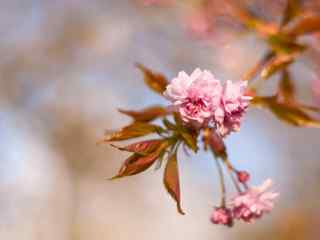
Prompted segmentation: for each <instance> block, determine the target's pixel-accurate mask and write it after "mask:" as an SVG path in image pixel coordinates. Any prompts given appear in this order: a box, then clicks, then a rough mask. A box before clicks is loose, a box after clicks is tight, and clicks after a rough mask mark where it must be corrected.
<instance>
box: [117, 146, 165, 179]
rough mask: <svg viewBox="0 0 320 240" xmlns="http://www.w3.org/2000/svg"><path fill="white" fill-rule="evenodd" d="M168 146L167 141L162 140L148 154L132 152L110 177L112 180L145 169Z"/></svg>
mask: <svg viewBox="0 0 320 240" xmlns="http://www.w3.org/2000/svg"><path fill="white" fill-rule="evenodd" d="M168 146H169V142H168V141H164V142H163V143H162V144H161V145H160V146H159V147H158V148H157V149H156V150H155V151H154V152H152V153H150V154H148V155H140V154H138V153H134V154H133V155H131V156H130V157H129V158H128V159H127V160H126V161H125V162H124V164H123V165H122V166H121V168H120V170H119V172H118V174H117V175H116V176H114V177H113V178H111V179H112V180H113V179H118V178H122V177H126V176H132V175H136V174H138V173H140V172H143V171H145V170H147V169H148V168H149V167H150V166H151V165H152V164H153V163H154V162H155V161H156V160H157V159H158V157H159V156H160V154H161V153H162V151H164V150H165V149H166V148H167V147H168Z"/></svg>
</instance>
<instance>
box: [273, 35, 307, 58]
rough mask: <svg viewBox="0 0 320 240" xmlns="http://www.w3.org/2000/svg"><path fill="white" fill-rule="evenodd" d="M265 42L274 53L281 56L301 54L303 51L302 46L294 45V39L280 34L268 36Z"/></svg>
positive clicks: (303, 47)
mask: <svg viewBox="0 0 320 240" xmlns="http://www.w3.org/2000/svg"><path fill="white" fill-rule="evenodd" d="M267 41H268V43H269V44H270V46H271V48H272V49H273V50H274V51H275V52H278V53H282V54H290V53H294V52H302V51H303V50H305V46H304V45H301V44H299V43H296V42H295V39H294V38H292V37H290V36H287V35H285V34H281V33H276V34H273V35H270V36H268V38H267Z"/></svg>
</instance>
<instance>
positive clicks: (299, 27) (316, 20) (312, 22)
mask: <svg viewBox="0 0 320 240" xmlns="http://www.w3.org/2000/svg"><path fill="white" fill-rule="evenodd" d="M317 31H320V16H308V17H304V18H302V19H300V20H299V21H297V22H296V23H295V24H294V25H293V26H289V27H288V28H287V29H286V32H287V34H288V35H290V36H293V37H296V36H299V35H303V34H311V33H314V32H317Z"/></svg>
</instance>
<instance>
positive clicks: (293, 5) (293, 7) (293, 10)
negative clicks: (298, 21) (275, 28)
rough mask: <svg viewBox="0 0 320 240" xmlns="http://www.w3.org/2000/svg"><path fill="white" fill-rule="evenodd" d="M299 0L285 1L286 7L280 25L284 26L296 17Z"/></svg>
mask: <svg viewBox="0 0 320 240" xmlns="http://www.w3.org/2000/svg"><path fill="white" fill-rule="evenodd" d="M299 2H300V0H287V6H286V8H285V10H284V14H283V18H282V21H281V25H282V26H284V25H286V24H287V23H288V22H289V21H290V20H291V19H293V18H294V17H296V16H297V15H298V13H299V10H300V3H299Z"/></svg>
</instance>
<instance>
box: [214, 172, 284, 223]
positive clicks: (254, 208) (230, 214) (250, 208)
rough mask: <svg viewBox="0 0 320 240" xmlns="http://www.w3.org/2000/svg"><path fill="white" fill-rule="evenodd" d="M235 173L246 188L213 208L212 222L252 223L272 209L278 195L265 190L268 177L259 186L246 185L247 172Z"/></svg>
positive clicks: (268, 186)
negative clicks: (226, 201) (236, 221)
mask: <svg viewBox="0 0 320 240" xmlns="http://www.w3.org/2000/svg"><path fill="white" fill-rule="evenodd" d="M236 173H237V177H238V181H239V182H240V183H241V184H243V186H244V187H245V189H246V190H245V191H240V192H239V194H238V195H237V196H235V197H233V198H232V199H231V200H230V201H229V202H228V203H227V204H225V203H224V204H223V206H221V207H215V208H214V210H213V212H212V215H211V218H210V220H211V222H212V223H213V224H220V225H225V226H228V227H232V226H233V224H234V221H235V220H242V221H244V222H246V223H252V222H254V221H255V220H256V219H259V218H261V217H262V216H263V215H264V214H265V213H269V212H270V211H271V210H272V208H273V205H274V199H275V198H276V197H277V196H278V195H279V194H278V193H274V192H270V191H267V190H268V189H269V188H270V187H271V185H272V181H271V180H270V179H268V180H266V181H265V182H264V183H263V184H262V185H261V186H259V187H248V186H247V182H248V180H249V178H250V175H249V173H248V172H246V171H237V172H236Z"/></svg>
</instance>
